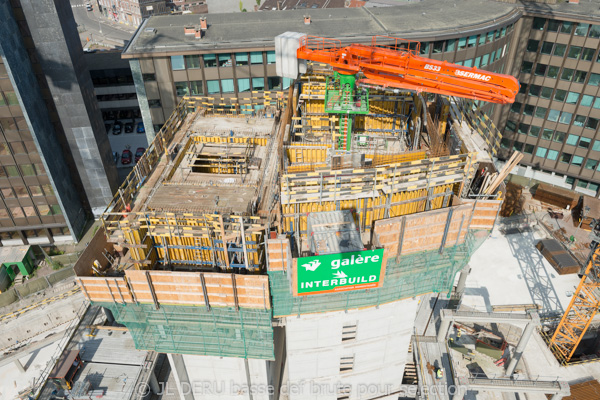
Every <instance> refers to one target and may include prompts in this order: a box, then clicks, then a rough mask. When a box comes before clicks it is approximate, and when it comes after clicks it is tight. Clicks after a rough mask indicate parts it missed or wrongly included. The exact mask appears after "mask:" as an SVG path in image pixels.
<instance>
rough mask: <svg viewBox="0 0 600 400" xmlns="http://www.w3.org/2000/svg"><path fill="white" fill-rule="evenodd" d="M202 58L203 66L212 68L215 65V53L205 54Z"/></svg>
mask: <svg viewBox="0 0 600 400" xmlns="http://www.w3.org/2000/svg"><path fill="white" fill-rule="evenodd" d="M202 58H203V59H204V68H213V67H216V66H217V56H216V55H215V54H205V55H204V56H202Z"/></svg>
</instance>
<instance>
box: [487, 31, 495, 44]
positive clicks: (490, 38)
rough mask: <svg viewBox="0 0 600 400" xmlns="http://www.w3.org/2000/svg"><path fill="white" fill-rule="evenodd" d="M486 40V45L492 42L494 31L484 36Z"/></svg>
mask: <svg viewBox="0 0 600 400" xmlns="http://www.w3.org/2000/svg"><path fill="white" fill-rule="evenodd" d="M486 38H487V42H488V43H491V42H493V41H494V31H490V32H488V33H487V35H486Z"/></svg>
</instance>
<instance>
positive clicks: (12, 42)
mask: <svg viewBox="0 0 600 400" xmlns="http://www.w3.org/2000/svg"><path fill="white" fill-rule="evenodd" d="M0 21H2V23H0V38H2V41H0V56H2V58H3V60H4V64H5V65H6V69H7V72H8V76H9V78H10V80H11V83H12V85H13V87H14V88H15V92H16V94H17V97H18V98H19V104H20V105H21V109H22V111H23V115H24V117H25V120H26V121H27V126H28V128H29V130H30V131H31V134H32V137H33V140H34V142H35V145H36V148H37V150H38V153H39V154H40V156H41V159H42V162H43V164H44V167H45V169H46V171H47V173H48V177H49V179H50V181H51V183H52V186H53V188H54V190H55V193H56V197H57V199H58V203H59V205H60V207H61V209H62V212H63V214H64V216H65V220H66V223H67V226H68V227H69V229H70V231H71V233H72V234H73V239H76V238H77V237H79V236H80V234H81V231H82V229H83V227H84V225H85V220H86V212H85V208H84V207H85V206H84V205H83V203H82V198H81V197H80V194H79V193H78V192H77V190H76V185H75V183H74V179H73V178H72V176H71V171H70V170H69V167H68V165H67V162H66V160H65V158H64V156H63V150H62V148H61V147H60V144H59V140H58V137H57V132H56V130H55V129H54V126H53V124H52V122H51V119H50V115H49V112H48V108H47V106H46V104H45V102H44V100H43V97H42V93H41V90H40V87H39V83H38V81H37V80H36V76H35V74H34V71H33V68H32V65H31V61H30V59H29V56H28V54H27V51H26V49H25V44H24V43H23V40H22V38H21V34H20V32H19V28H18V27H17V24H16V22H15V17H14V14H13V11H12V9H11V6H10V4H9V2H8V1H3V2H2V3H0ZM47 34H48V33H47Z"/></svg>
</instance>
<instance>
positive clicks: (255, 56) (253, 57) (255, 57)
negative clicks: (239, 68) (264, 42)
mask: <svg viewBox="0 0 600 400" xmlns="http://www.w3.org/2000/svg"><path fill="white" fill-rule="evenodd" d="M262 63H263V56H262V53H261V52H260V51H253V52H252V53H250V64H262Z"/></svg>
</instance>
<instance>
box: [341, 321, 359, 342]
mask: <svg viewBox="0 0 600 400" xmlns="http://www.w3.org/2000/svg"><path fill="white" fill-rule="evenodd" d="M356 326H357V322H356V321H354V322H350V323H345V324H344V326H343V327H342V342H348V341H351V340H354V339H356Z"/></svg>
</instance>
